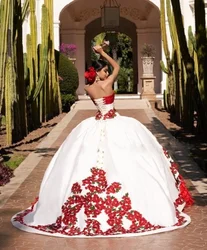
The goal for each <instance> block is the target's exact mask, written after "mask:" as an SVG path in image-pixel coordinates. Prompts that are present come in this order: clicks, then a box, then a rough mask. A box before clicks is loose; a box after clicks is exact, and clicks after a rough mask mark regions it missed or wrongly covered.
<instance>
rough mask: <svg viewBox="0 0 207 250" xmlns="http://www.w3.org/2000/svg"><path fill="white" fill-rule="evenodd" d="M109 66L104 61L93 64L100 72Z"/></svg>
mask: <svg viewBox="0 0 207 250" xmlns="http://www.w3.org/2000/svg"><path fill="white" fill-rule="evenodd" d="M107 65H108V64H107V62H106V61H104V60H97V61H94V62H93V63H92V67H94V69H95V71H96V72H98V71H100V70H102V69H103V68H104V67H106V66H107Z"/></svg>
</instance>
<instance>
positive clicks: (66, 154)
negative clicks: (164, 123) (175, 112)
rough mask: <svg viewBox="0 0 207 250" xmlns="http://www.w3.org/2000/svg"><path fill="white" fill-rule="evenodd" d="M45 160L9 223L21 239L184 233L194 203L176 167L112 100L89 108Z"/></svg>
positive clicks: (139, 126) (95, 101)
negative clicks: (33, 192)
mask: <svg viewBox="0 0 207 250" xmlns="http://www.w3.org/2000/svg"><path fill="white" fill-rule="evenodd" d="M93 101H94V103H95V105H96V106H97V108H98V113H97V115H96V117H91V118H88V119H86V120H84V121H82V122H81V123H80V124H79V125H78V126H77V127H76V128H74V129H73V130H72V132H71V133H70V134H69V135H68V137H67V138H66V140H65V141H64V142H63V144H62V145H61V147H60V148H59V149H58V151H57V152H56V154H55V155H54V157H53V159H52V160H51V162H50V164H49V166H48V168H47V170H46V172H45V175H44V178H43V180H42V184H41V188H40V192H39V197H38V198H37V199H36V201H35V202H34V203H33V204H32V206H31V207H29V208H28V209H26V210H24V211H21V212H19V213H18V214H16V215H14V216H13V217H12V224H13V225H14V226H15V227H17V228H19V229H21V230H24V231H27V232H32V233H38V234H45V235H51V236H60V237H120V236H122V237H128V236H139V235H147V234H153V233H160V232H165V231H170V230H175V229H178V228H182V227H185V226H186V225H188V224H189V223H190V217H189V216H188V215H186V214H185V213H183V212H182V211H183V209H184V208H185V207H186V206H187V205H191V204H192V203H193V200H192V198H191V195H190V193H189V192H188V190H187V188H186V185H185V183H184V180H183V178H182V176H181V175H180V174H179V172H178V170H177V165H176V163H175V162H174V161H173V160H172V159H171V157H170V156H169V155H168V153H167V152H166V151H165V150H164V149H163V148H162V146H161V145H160V144H159V143H158V141H157V140H156V138H155V137H154V136H153V135H152V134H151V132H150V131H149V130H148V129H147V128H146V127H145V126H144V125H142V124H141V123H140V122H138V121H137V120H135V119H133V118H130V117H125V116H121V115H119V114H118V113H117V112H116V110H115V109H114V95H111V96H107V97H104V98H100V99H94V100H93Z"/></svg>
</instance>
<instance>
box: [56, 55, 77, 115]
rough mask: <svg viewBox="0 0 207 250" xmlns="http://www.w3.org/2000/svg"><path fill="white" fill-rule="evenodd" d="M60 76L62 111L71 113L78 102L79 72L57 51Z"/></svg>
mask: <svg viewBox="0 0 207 250" xmlns="http://www.w3.org/2000/svg"><path fill="white" fill-rule="evenodd" d="M55 57H56V63H57V70H58V75H59V77H60V93H61V100H62V110H63V111H64V112H66V111H69V109H70V106H71V105H72V104H73V103H74V102H75V101H76V100H77V97H76V90H77V88H78V84H79V78H78V72H77V69H76V67H75V66H74V64H73V63H72V62H71V61H70V60H69V59H68V58H67V57H66V56H65V55H63V54H61V53H60V52H59V51H55Z"/></svg>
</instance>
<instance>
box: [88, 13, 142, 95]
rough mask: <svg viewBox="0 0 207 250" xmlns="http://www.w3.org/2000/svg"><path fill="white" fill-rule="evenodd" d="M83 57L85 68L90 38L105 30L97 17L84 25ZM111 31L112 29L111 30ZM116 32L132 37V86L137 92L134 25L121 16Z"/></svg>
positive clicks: (89, 62)
mask: <svg viewBox="0 0 207 250" xmlns="http://www.w3.org/2000/svg"><path fill="white" fill-rule="evenodd" d="M85 31H86V33H85V59H86V68H87V66H89V65H90V64H91V50H90V48H91V40H92V39H93V38H94V37H95V36H96V35H98V34H100V33H101V32H104V31H105V30H104V29H103V28H102V27H101V18H97V19H95V20H94V21H92V22H90V23H89V24H88V25H86V27H85ZM112 31H113V30H112ZM117 32H120V33H124V34H126V35H127V36H129V37H130V38H131V39H132V48H133V74H134V76H133V78H134V86H133V92H134V93H137V82H138V60H137V34H136V25H135V24H134V23H132V22H131V21H129V20H127V19H125V18H123V17H121V18H120V26H119V29H118V30H117Z"/></svg>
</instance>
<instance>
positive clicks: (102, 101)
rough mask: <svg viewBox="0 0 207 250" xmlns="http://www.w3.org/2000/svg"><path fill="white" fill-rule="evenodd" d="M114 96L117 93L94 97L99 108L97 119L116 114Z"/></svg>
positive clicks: (111, 116)
mask: <svg viewBox="0 0 207 250" xmlns="http://www.w3.org/2000/svg"><path fill="white" fill-rule="evenodd" d="M114 97H115V94H112V95H110V96H105V97H102V98H97V99H93V102H94V104H95V105H96V107H97V109H98V113H97V115H96V119H97V120H100V119H103V120H105V119H109V118H113V117H115V116H116V114H115V113H116V111H115V109H114Z"/></svg>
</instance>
